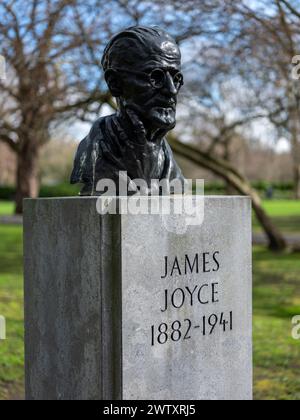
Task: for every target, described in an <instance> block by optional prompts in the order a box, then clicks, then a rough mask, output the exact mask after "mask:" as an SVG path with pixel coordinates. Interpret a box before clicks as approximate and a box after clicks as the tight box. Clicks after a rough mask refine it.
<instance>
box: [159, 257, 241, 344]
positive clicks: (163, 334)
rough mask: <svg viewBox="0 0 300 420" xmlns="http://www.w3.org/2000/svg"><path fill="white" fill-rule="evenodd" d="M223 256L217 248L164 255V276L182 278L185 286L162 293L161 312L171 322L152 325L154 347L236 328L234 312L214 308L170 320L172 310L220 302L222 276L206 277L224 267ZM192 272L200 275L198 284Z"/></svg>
mask: <svg viewBox="0 0 300 420" xmlns="http://www.w3.org/2000/svg"><path fill="white" fill-rule="evenodd" d="M220 255H221V254H220V251H217V250H214V251H210V252H201V253H197V254H194V255H193V256H190V255H188V254H185V255H184V256H183V257H178V256H175V257H173V258H170V257H168V256H165V257H164V260H163V263H162V275H161V279H162V280H166V279H168V280H172V279H174V278H175V277H176V278H177V279H178V278H182V285H180V287H178V284H177V287H176V286H174V287H173V288H172V287H171V288H165V289H164V290H163V292H162V298H161V300H160V303H159V304H160V307H159V311H160V313H163V314H167V313H168V322H162V323H161V324H159V325H152V326H151V345H152V346H155V345H158V344H161V345H162V344H166V343H167V342H180V341H183V340H189V339H191V338H192V336H193V335H194V334H195V333H196V332H197V333H198V332H199V333H200V334H201V335H202V336H210V335H212V334H214V333H216V332H217V330H218V329H220V330H221V332H223V333H226V332H227V331H232V330H233V312H232V311H228V312H227V313H225V312H220V311H219V312H218V311H214V313H211V314H209V315H202V316H201V312H200V311H199V318H198V319H190V318H184V319H174V320H173V321H171V322H170V321H169V319H170V317H169V313H170V312H172V311H178V313H179V314H180V310H181V308H184V309H186V310H188V308H192V307H195V306H196V305H198V306H199V309H200V308H203V307H205V306H206V305H217V304H219V303H220V298H221V297H220V294H219V277H218V280H217V281H207V279H206V277H205V276H207V275H208V274H209V273H211V274H214V273H218V272H219V271H220V270H221V269H222V266H221V262H220V261H221V259H220ZM190 275H193V278H194V277H195V276H197V275H198V276H199V281H197V284H194V283H193V284H191V279H189V276H190ZM188 281H189V283H187V282H188ZM186 310H185V311H184V313H185V314H186V313H187V311H186ZM191 313H192V311H191Z"/></svg>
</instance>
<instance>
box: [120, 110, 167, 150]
mask: <svg viewBox="0 0 300 420" xmlns="http://www.w3.org/2000/svg"><path fill="white" fill-rule="evenodd" d="M118 118H120V120H121V124H122V126H123V127H124V130H125V132H126V134H127V136H128V138H130V139H134V141H136V142H137V143H138V144H140V145H145V146H147V145H156V146H160V145H161V144H162V142H163V139H164V137H165V135H166V133H167V132H168V130H162V129H154V128H153V127H149V126H147V125H146V124H144V123H143V122H142V121H141V120H140V118H139V116H138V115H137V114H136V113H135V112H134V111H133V110H131V109H128V108H127V109H125V108H124V107H120V110H119V112H118Z"/></svg>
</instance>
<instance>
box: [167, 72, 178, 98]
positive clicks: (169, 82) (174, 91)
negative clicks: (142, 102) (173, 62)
mask: <svg viewBox="0 0 300 420" xmlns="http://www.w3.org/2000/svg"><path fill="white" fill-rule="evenodd" d="M164 89H165V90H166V91H167V92H168V94H169V95H170V94H171V95H177V93H178V89H176V86H175V84H174V80H173V77H172V76H171V75H170V73H169V72H166V83H165V86H164Z"/></svg>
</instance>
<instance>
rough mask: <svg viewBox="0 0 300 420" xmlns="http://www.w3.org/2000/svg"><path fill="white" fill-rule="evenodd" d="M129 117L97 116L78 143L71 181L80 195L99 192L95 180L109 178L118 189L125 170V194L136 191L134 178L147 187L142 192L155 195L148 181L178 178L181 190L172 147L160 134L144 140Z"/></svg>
mask: <svg viewBox="0 0 300 420" xmlns="http://www.w3.org/2000/svg"><path fill="white" fill-rule="evenodd" d="M128 116H129V118H125V117H123V116H121V114H119V113H117V114H114V115H110V116H108V117H102V118H99V119H98V120H97V121H96V122H95V123H94V125H93V127H92V129H91V131H90V133H89V135H88V136H87V137H86V138H85V139H84V140H83V141H82V142H81V143H80V145H79V147H78V151H77V154H76V157H75V162H74V169H73V172H72V175H71V183H72V184H75V183H82V184H84V187H83V189H82V191H81V193H80V195H82V196H91V195H93V196H94V195H101V194H103V191H102V192H99V191H97V183H98V181H100V180H102V179H111V180H113V181H114V182H115V184H116V193H117V195H120V191H119V174H120V172H121V171H122V172H127V179H126V183H127V194H128V195H130V194H134V193H136V192H137V191H138V189H137V187H136V185H135V183H134V180H135V179H143V180H145V181H146V183H147V185H148V189H147V190H144V191H141V189H140V192H141V194H143V195H151V194H153V195H159V194H160V192H157V191H153V190H151V180H152V179H156V180H160V181H161V180H163V179H164V180H167V181H168V182H171V181H174V180H178V181H179V182H180V183H181V185H182V189H183V191H184V187H185V180H184V177H183V175H182V173H181V170H180V169H179V167H178V165H177V163H176V162H175V160H174V157H173V153H172V150H171V148H170V146H169V144H168V143H167V140H166V139H165V137H164V134H166V132H164V133H163V132H160V133H159V134H158V139H157V141H154V142H149V141H147V140H146V135H145V129H144V126H143V125H142V123H141V122H139V121H138V120H137V118H136V116H135V115H133V113H131V115H130V114H129V112H128Z"/></svg>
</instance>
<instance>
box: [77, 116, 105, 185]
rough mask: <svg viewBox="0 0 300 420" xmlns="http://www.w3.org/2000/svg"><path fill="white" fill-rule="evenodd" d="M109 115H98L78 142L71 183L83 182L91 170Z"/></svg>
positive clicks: (98, 151)
mask: <svg viewBox="0 0 300 420" xmlns="http://www.w3.org/2000/svg"><path fill="white" fill-rule="evenodd" d="M109 118H111V116H107V117H100V118H98V119H97V120H96V121H95V122H94V123H93V125H92V127H91V129H90V132H89V134H88V135H87V136H86V137H85V138H84V139H83V140H82V141H81V142H80V144H79V146H78V149H77V153H76V156H75V160H74V168H73V172H72V175H71V183H72V184H75V183H77V182H84V178H88V177H89V176H90V174H91V171H92V169H91V168H92V165H93V159H94V155H95V152H96V155H97V157H98V155H99V153H100V147H99V144H100V142H101V140H102V139H103V137H104V127H105V125H106V124H107V121H108V119H109Z"/></svg>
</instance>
